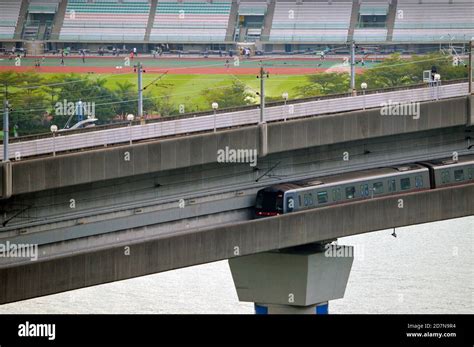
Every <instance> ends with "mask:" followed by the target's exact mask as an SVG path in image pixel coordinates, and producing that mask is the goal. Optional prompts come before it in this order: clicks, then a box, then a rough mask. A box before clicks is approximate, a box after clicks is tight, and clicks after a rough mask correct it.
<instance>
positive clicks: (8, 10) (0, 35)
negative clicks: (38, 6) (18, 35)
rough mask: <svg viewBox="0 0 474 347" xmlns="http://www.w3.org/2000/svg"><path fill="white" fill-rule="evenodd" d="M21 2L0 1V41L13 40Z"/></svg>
mask: <svg viewBox="0 0 474 347" xmlns="http://www.w3.org/2000/svg"><path fill="white" fill-rule="evenodd" d="M20 8H21V1H18V0H0V39H12V38H13V36H14V34H15V28H16V24H17V22H18V16H19V15H20Z"/></svg>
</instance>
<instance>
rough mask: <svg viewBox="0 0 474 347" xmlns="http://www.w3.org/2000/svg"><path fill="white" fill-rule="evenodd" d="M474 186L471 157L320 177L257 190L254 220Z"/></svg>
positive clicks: (473, 163)
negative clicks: (441, 189)
mask: <svg viewBox="0 0 474 347" xmlns="http://www.w3.org/2000/svg"><path fill="white" fill-rule="evenodd" d="M467 183H474V155H465V156H460V157H458V158H457V160H453V159H452V158H448V159H440V160H432V161H424V162H416V163H409V164H404V165H398V166H391V167H381V168H375V169H368V170H362V171H354V172H349V173H343V174H339V175H331V176H323V177H318V178H312V179H307V180H302V181H296V182H289V183H282V184H277V185H273V186H270V187H266V188H263V189H260V190H259V191H258V192H257V197H256V201H255V213H254V214H255V218H262V217H271V216H278V215H281V214H285V213H291V212H297V211H304V210H308V209H313V208H318V207H324V206H331V205H337V204H344V203H349V202H353V201H358V200H364V199H372V198H378V197H382V196H388V195H397V194H405V193H409V192H417V191H422V190H428V189H437V188H441V187H447V186H452V185H459V184H467Z"/></svg>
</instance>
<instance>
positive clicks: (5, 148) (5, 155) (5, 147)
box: [3, 84, 10, 162]
mask: <svg viewBox="0 0 474 347" xmlns="http://www.w3.org/2000/svg"><path fill="white" fill-rule="evenodd" d="M9 107H10V105H9V104H8V86H7V85H6V84H5V100H4V101H3V161H4V162H6V161H9V159H10V158H9V155H8V131H9V129H8V128H9V126H8V111H9Z"/></svg>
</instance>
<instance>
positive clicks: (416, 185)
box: [415, 176, 423, 188]
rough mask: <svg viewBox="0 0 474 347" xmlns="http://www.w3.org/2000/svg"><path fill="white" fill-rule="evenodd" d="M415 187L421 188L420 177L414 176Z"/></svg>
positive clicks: (421, 181)
mask: <svg viewBox="0 0 474 347" xmlns="http://www.w3.org/2000/svg"><path fill="white" fill-rule="evenodd" d="M415 187H417V188H421V187H423V177H421V176H416V177H415Z"/></svg>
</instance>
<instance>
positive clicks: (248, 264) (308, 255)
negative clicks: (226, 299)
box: [229, 243, 354, 314]
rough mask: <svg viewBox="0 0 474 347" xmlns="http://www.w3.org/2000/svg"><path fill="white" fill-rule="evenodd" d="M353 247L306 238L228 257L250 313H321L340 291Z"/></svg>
mask: <svg viewBox="0 0 474 347" xmlns="http://www.w3.org/2000/svg"><path fill="white" fill-rule="evenodd" d="M353 254H354V252H353V247H351V246H339V245H333V244H329V243H326V244H321V243H317V244H310V245H304V246H299V247H294V248H287V249H282V250H278V251H271V252H265V253H258V254H254V255H249V256H242V257H237V258H231V259H229V266H230V270H231V273H232V278H233V280H234V285H235V288H236V290H237V295H238V297H239V300H240V301H247V302H254V303H255V313H256V314H327V313H328V311H329V310H328V306H329V301H330V300H334V299H340V298H342V297H343V296H344V292H345V290H346V286H347V281H348V279H349V273H350V271H351V267H352V262H353V260H354V256H353Z"/></svg>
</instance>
